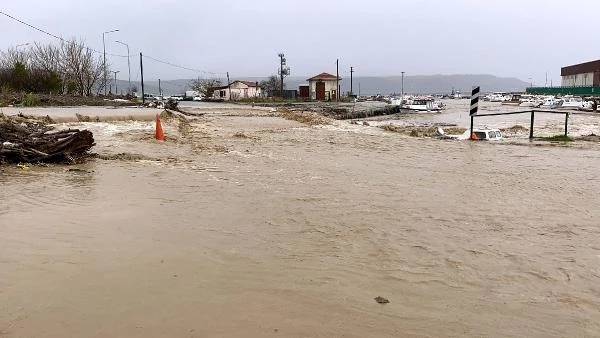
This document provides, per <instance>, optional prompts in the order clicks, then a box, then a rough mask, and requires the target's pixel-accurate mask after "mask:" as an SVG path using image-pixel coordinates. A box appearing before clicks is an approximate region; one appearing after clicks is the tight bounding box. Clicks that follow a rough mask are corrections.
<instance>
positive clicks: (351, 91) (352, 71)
mask: <svg viewBox="0 0 600 338" xmlns="http://www.w3.org/2000/svg"><path fill="white" fill-rule="evenodd" d="M352 73H354V67H350V95H352V96H354V91H353V90H352V89H353V88H352Z"/></svg>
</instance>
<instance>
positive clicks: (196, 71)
mask: <svg viewBox="0 0 600 338" xmlns="http://www.w3.org/2000/svg"><path fill="white" fill-rule="evenodd" d="M0 14H2V15H4V16H6V17H8V18H9V19H12V20H14V21H16V22H18V23H20V24H23V25H25V26H27V27H30V28H32V29H35V30H36V31H38V32H41V33H43V34H46V35H48V36H51V37H53V38H55V39H58V40H60V41H62V42H65V43H67V42H68V41H67V40H65V39H64V38H62V37H60V36H58V35H55V34H52V33H50V32H48V31H45V30H43V29H41V28H39V27H36V26H34V25H32V24H30V23H27V22H25V21H23V20H21V19H18V18H16V17H14V16H12V15H10V14H7V13H5V12H3V11H0ZM85 48H86V49H87V50H89V51H92V52H94V53H98V54H104V52H102V51H99V50H95V49H93V48H90V47H85ZM106 55H108V56H114V57H122V58H126V57H129V56H128V55H119V54H112V53H106ZM143 56H144V57H145V58H147V59H150V60H152V61H155V62H158V63H162V64H165V65H168V66H171V67H175V68H180V69H185V70H189V71H192V72H195V73H202V74H208V75H211V76H215V75H219V74H217V73H213V72H207V71H204V70H199V69H194V68H189V67H185V66H181V65H177V64H174V63H171V62H168V61H163V60H159V59H157V58H155V57H152V56H148V55H143Z"/></svg>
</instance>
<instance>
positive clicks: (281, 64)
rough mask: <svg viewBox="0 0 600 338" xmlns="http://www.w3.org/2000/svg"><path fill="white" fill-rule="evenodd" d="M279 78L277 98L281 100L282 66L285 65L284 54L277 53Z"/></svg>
mask: <svg viewBox="0 0 600 338" xmlns="http://www.w3.org/2000/svg"><path fill="white" fill-rule="evenodd" d="M278 56H279V76H280V78H281V82H280V83H279V96H280V97H281V98H283V65H285V54H283V53H279V54H278Z"/></svg>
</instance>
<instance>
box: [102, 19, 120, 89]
mask: <svg viewBox="0 0 600 338" xmlns="http://www.w3.org/2000/svg"><path fill="white" fill-rule="evenodd" d="M118 31H119V30H118V29H114V30H112V31H108V32H102V49H103V55H104V58H103V60H104V61H103V66H102V68H103V69H104V96H106V83H108V79H107V78H106V75H107V71H106V43H105V42H104V35H105V34H109V33H114V32H118Z"/></svg>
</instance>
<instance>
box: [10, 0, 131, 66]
mask: <svg viewBox="0 0 600 338" xmlns="http://www.w3.org/2000/svg"><path fill="white" fill-rule="evenodd" d="M0 14H2V15H4V16H6V17H8V18H10V19H12V20H14V21H16V22H18V23H20V24H23V25H25V26H27V27H30V28H33V29H35V30H36V31H38V32H41V33H44V34H46V35H48V36H51V37H53V38H55V39H58V40H60V41H62V42H65V43H67V42H68V41H67V40H65V39H64V38H62V37H60V36H58V35H55V34H52V33H50V32H47V31H45V30H43V29H41V28H39V27H36V26H34V25H32V24H29V23H27V22H25V21H23V20H20V19H17V18H15V17H14V16H12V15H10V14H7V13H4V12H3V11H0ZM85 48H86V49H87V50H89V51H92V52H94V53H98V54H104V53H103V52H101V51H98V50H95V49H93V48H90V47H85ZM106 55H110V56H115V57H123V58H126V57H127V55H118V54H111V53H106Z"/></svg>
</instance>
